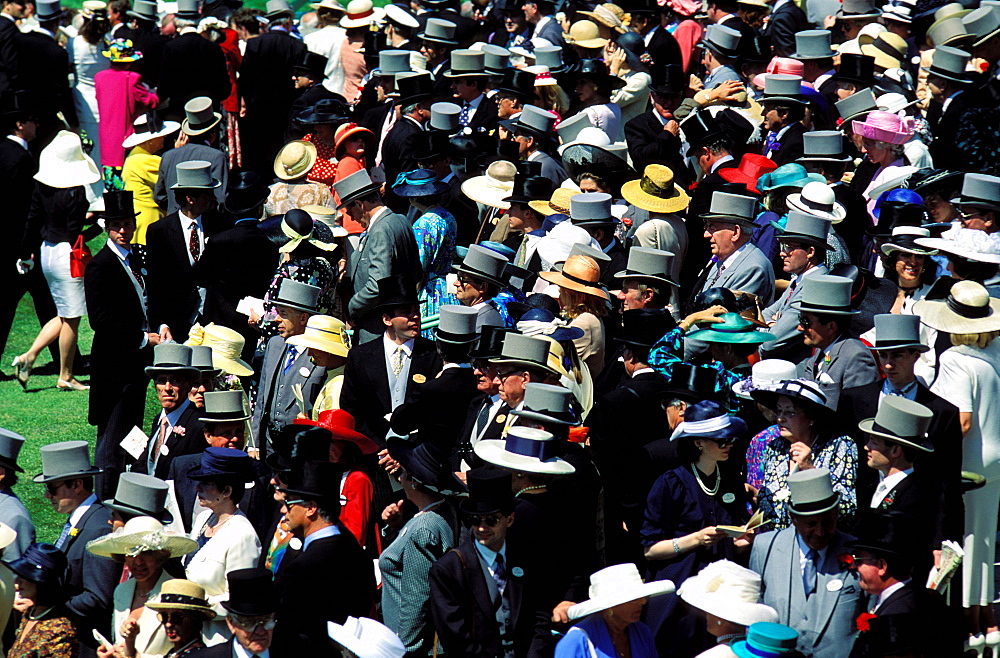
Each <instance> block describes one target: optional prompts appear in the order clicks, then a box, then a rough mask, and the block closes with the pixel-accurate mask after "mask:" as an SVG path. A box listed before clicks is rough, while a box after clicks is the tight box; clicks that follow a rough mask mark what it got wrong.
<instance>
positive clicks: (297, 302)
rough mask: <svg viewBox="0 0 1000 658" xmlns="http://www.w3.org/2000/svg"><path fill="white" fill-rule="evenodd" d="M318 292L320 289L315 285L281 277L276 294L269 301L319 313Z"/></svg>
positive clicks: (276, 304)
mask: <svg viewBox="0 0 1000 658" xmlns="http://www.w3.org/2000/svg"><path fill="white" fill-rule="evenodd" d="M319 293H320V289H319V288H318V287H317V286H310V285H309V284H307V283H302V282H300V281H293V280H291V279H282V280H281V285H279V286H278V294H277V295H276V296H275V297H273V298H272V299H271V303H272V304H274V305H275V306H287V307H288V308H294V309H296V310H299V311H305V312H307V313H319Z"/></svg>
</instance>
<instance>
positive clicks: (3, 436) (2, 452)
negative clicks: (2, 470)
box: [0, 427, 24, 473]
mask: <svg viewBox="0 0 1000 658" xmlns="http://www.w3.org/2000/svg"><path fill="white" fill-rule="evenodd" d="M22 447H24V437H23V436H21V435H20V434H18V433H17V432H11V431H10V430H5V429H4V428H2V427H0V465H2V466H6V467H7V468H13V469H14V470H15V471H17V472H18V473H23V472H24V469H23V468H21V467H20V466H18V465H17V456H18V455H19V454H21V448H22Z"/></svg>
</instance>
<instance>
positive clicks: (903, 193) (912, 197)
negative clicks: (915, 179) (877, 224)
mask: <svg viewBox="0 0 1000 658" xmlns="http://www.w3.org/2000/svg"><path fill="white" fill-rule="evenodd" d="M884 201H895V202H897V203H912V204H915V205H918V206H922V205H924V198H923V197H922V196H920V195H919V194H917V193H916V192H914V191H913V190H908V189H905V188H902V187H897V188H896V189H894V190H889V191H887V192H883V193H882V194H880V195H878V199H876V200H875V208H874V209H873V210H872V214H873V215H875V219H878V214H879V212H880V211H881V209H882V202H884Z"/></svg>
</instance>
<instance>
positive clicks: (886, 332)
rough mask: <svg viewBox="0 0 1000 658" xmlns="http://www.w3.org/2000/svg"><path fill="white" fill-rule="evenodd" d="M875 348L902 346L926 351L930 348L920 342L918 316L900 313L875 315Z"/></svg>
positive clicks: (889, 348) (884, 348)
mask: <svg viewBox="0 0 1000 658" xmlns="http://www.w3.org/2000/svg"><path fill="white" fill-rule="evenodd" d="M873 347H874V349H876V350H898V349H902V348H907V349H912V350H917V351H918V352H926V351H927V350H929V349H931V348H930V347H928V346H927V345H924V344H923V343H921V342H920V316H919V315H904V314H902V313H880V314H878V315H876V316H875V345H873Z"/></svg>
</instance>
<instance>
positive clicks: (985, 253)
mask: <svg viewBox="0 0 1000 658" xmlns="http://www.w3.org/2000/svg"><path fill="white" fill-rule="evenodd" d="M914 242H916V243H917V244H918V245H920V246H921V247H927V248H929V249H937V250H938V251H943V252H945V253H948V254H955V255H956V256H961V257H962V258H966V259H968V260H974V261H977V262H980V263H1000V233H987V232H986V231H980V230H979V229H974V228H961V227H959V226H956V227H953V228H950V229H948V230H947V231H945V232H944V233H942V234H941V237H939V238H917V239H916V240H914Z"/></svg>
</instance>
